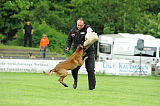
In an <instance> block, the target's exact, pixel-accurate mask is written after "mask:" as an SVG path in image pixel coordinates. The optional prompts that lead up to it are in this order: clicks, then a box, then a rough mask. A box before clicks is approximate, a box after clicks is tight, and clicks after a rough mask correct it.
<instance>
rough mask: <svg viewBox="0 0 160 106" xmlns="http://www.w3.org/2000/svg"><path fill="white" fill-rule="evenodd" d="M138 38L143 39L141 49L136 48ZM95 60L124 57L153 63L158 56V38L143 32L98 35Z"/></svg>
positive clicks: (159, 56) (159, 45)
mask: <svg viewBox="0 0 160 106" xmlns="http://www.w3.org/2000/svg"><path fill="white" fill-rule="evenodd" d="M138 39H143V40H144V48H143V50H142V51H140V50H138V49H137V41H138ZM97 49H98V50H97V60H98V61H105V60H112V59H125V60H131V61H133V62H134V61H140V56H141V60H142V62H143V63H151V64H155V63H156V62H158V61H159V58H160V40H159V39H156V38H154V37H153V36H150V35H143V34H128V33H124V34H123V33H119V34H108V35H100V36H99V42H98V47H97Z"/></svg>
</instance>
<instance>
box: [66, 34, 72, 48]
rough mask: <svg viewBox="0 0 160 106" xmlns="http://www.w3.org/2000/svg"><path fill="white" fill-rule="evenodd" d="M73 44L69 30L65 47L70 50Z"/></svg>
mask: <svg viewBox="0 0 160 106" xmlns="http://www.w3.org/2000/svg"><path fill="white" fill-rule="evenodd" d="M71 45H72V36H71V32H69V34H68V38H67V41H66V48H65V50H66V51H69V50H70V48H71Z"/></svg>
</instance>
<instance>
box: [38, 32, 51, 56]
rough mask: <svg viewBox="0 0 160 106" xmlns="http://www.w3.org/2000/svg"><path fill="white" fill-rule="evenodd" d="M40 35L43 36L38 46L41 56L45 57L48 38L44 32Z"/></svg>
mask: <svg viewBox="0 0 160 106" xmlns="http://www.w3.org/2000/svg"><path fill="white" fill-rule="evenodd" d="M42 36H43V37H42V38H41V41H40V46H39V47H40V50H41V51H42V56H43V58H45V57H46V48H47V46H48V44H49V39H48V38H47V35H46V34H43V35H42Z"/></svg>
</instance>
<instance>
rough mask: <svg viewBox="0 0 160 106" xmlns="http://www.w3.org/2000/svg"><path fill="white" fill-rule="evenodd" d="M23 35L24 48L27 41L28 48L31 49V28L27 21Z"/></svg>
mask: <svg viewBox="0 0 160 106" xmlns="http://www.w3.org/2000/svg"><path fill="white" fill-rule="evenodd" d="M23 33H24V47H26V45H27V40H29V46H30V47H32V34H33V27H32V25H31V24H30V21H29V20H27V21H26V24H25V25H24V27H23Z"/></svg>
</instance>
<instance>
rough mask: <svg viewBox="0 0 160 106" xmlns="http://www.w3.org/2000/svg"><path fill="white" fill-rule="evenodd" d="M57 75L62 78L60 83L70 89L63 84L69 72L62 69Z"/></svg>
mask: <svg viewBox="0 0 160 106" xmlns="http://www.w3.org/2000/svg"><path fill="white" fill-rule="evenodd" d="M57 74H59V76H60V78H59V79H58V81H59V82H60V83H61V84H62V85H63V86H65V87H68V85H67V84H66V83H64V82H63V79H64V78H65V77H66V76H67V70H65V69H61V70H60V71H59V72H57Z"/></svg>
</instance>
